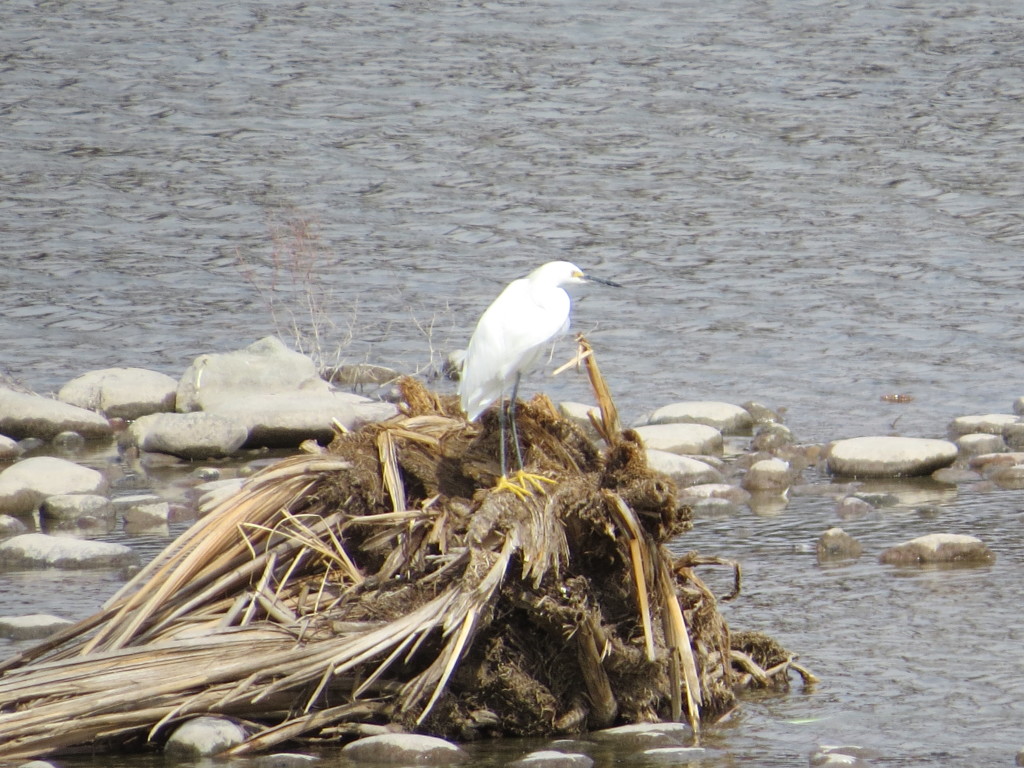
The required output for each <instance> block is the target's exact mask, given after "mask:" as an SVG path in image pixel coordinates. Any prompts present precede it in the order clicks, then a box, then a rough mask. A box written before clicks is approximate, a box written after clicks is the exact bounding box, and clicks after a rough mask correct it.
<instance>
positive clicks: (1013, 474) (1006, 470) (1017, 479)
mask: <svg viewBox="0 0 1024 768" xmlns="http://www.w3.org/2000/svg"><path fill="white" fill-rule="evenodd" d="M985 476H986V477H987V478H988V479H989V480H991V481H992V482H993V483H995V484H996V485H998V486H999V487H1000V488H1003V489H1005V490H1008V491H1019V490H1021V489H1022V488H1024V465H1022V464H1012V465H1010V466H999V465H997V466H994V467H992V468H991V470H990V471H989V472H986V473H985Z"/></svg>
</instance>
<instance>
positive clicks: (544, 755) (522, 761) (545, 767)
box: [508, 749, 594, 768]
mask: <svg viewBox="0 0 1024 768" xmlns="http://www.w3.org/2000/svg"><path fill="white" fill-rule="evenodd" d="M593 764H594V760H593V758H591V757H588V756H587V755H583V754H580V753H578V752H559V751H557V750H554V749H541V750H538V751H536V752H531V753H530V754H528V755H526V756H525V757H521V758H519V759H518V760H513V761H512V762H511V763H509V764H508V768H590V767H591V766H592V765H593Z"/></svg>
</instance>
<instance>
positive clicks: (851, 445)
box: [828, 436, 957, 477]
mask: <svg viewBox="0 0 1024 768" xmlns="http://www.w3.org/2000/svg"><path fill="white" fill-rule="evenodd" d="M956 457H957V448H956V446H955V445H954V444H953V443H951V442H949V441H948V440H931V439H926V438H917V437H888V436H885V437H854V438H850V439H849V440H838V441H836V442H834V443H832V444H831V445H830V446H829V448H828V468H829V471H830V472H832V473H833V474H836V475H849V476H853V477H901V476H912V475H927V474H930V473H932V472H934V471H935V470H937V469H940V468H942V467H948V466H949V465H950V464H952V463H953V462H954V461H955V460H956Z"/></svg>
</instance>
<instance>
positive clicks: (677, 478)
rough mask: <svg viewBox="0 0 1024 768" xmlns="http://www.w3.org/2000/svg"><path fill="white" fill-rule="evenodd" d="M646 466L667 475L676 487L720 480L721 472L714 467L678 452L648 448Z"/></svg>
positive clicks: (718, 481)
mask: <svg viewBox="0 0 1024 768" xmlns="http://www.w3.org/2000/svg"><path fill="white" fill-rule="evenodd" d="M647 466H648V467H650V468H651V469H653V470H654V471H656V472H661V473H662V474H665V475H668V476H669V477H670V478H672V481H673V482H674V483H675V484H676V487H677V488H686V487H688V486H691V485H704V484H707V483H720V482H722V473H721V472H719V471H718V470H717V469H715V468H714V467H712V466H710V465H709V464H705V463H704V462H703V461H700V460H699V459H694V458H691V457H689V456H680V455H679V454H678V453H669V452H668V451H659V450H656V449H648V451H647Z"/></svg>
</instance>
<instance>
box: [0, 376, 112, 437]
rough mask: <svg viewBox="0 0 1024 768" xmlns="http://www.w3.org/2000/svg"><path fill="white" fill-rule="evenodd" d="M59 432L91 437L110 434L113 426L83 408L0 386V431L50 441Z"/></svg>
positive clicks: (10, 435)
mask: <svg viewBox="0 0 1024 768" xmlns="http://www.w3.org/2000/svg"><path fill="white" fill-rule="evenodd" d="M61 432H77V433H78V434H80V435H81V436H82V437H84V438H87V439H90V440H92V439H99V438H104V437H110V435H111V434H113V429H112V428H111V426H110V422H108V421H107V420H106V419H105V418H103V417H102V416H100V415H99V414H98V413H93V412H92V411H90V410H87V409H85V408H79V407H78V406H75V405H68V404H67V403H62V402H61V401H60V400H54V399H53V398H50V397H43V396H42V395H35V394H31V393H27V392H16V391H14V390H13V389H5V388H2V387H0V434H3V435H6V436H8V437H13V438H15V439H16V440H21V439H23V438H26V437H38V438H41V439H43V440H50V439H52V438H53V437H55V436H56V435H59V434H60V433H61Z"/></svg>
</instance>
